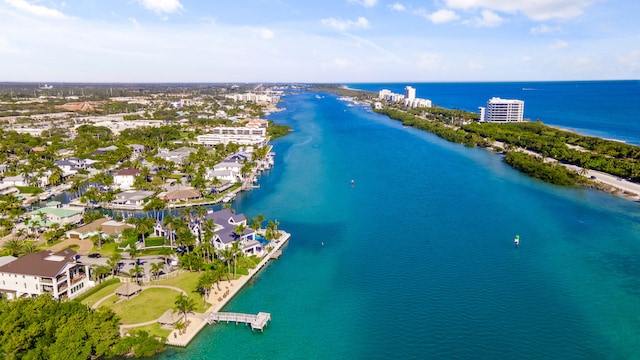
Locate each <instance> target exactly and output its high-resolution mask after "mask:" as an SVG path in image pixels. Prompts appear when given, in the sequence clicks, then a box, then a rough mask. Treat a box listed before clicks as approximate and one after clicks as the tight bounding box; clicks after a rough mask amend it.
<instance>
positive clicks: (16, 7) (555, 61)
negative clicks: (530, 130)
mask: <svg viewBox="0 0 640 360" xmlns="http://www.w3.org/2000/svg"><path fill="white" fill-rule="evenodd" d="M639 23H640V1H637V0H536V1H533V0H435V1H431V0H427V1H418V0H406V1H405V0H399V1H395V0H394V1H384V0H295V1H294V0H243V1H195V0H66V1H55V0H0V69H2V70H0V81H33V82H339V83H349V82H391V81H394V82H430V81H518V80H595V79H640V25H639Z"/></svg>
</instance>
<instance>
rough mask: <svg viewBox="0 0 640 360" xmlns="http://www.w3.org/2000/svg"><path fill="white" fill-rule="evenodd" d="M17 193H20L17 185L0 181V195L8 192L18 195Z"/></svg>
mask: <svg viewBox="0 0 640 360" xmlns="http://www.w3.org/2000/svg"><path fill="white" fill-rule="evenodd" d="M18 193H20V190H18V188H17V187H15V186H13V185H10V184H4V183H0V196H4V195H9V194H13V195H18Z"/></svg>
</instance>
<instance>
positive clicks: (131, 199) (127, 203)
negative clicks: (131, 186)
mask: <svg viewBox="0 0 640 360" xmlns="http://www.w3.org/2000/svg"><path fill="white" fill-rule="evenodd" d="M153 194H155V193H154V192H153V191H145V190H127V191H123V192H121V193H119V194H116V198H115V200H114V201H113V202H112V205H113V206H114V207H116V208H140V209H141V208H142V207H143V206H144V203H145V201H146V200H147V199H148V198H150V197H152V196H153Z"/></svg>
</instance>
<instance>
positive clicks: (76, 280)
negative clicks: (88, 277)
mask: <svg viewBox="0 0 640 360" xmlns="http://www.w3.org/2000/svg"><path fill="white" fill-rule="evenodd" d="M84 278H85V275H84V274H78V275H76V276H74V277H73V278H71V285H73V284H76V283H78V282H80V281H82V279H84Z"/></svg>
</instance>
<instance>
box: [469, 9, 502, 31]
mask: <svg viewBox="0 0 640 360" xmlns="http://www.w3.org/2000/svg"><path fill="white" fill-rule="evenodd" d="M481 15H482V17H476V18H475V24H476V26H478V27H496V26H499V25H500V24H502V23H503V22H504V19H503V18H501V17H500V16H499V15H498V14H496V13H494V12H493V11H489V10H482V12H481Z"/></svg>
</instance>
